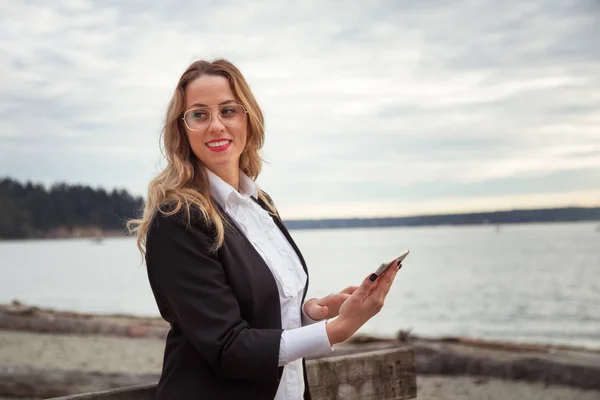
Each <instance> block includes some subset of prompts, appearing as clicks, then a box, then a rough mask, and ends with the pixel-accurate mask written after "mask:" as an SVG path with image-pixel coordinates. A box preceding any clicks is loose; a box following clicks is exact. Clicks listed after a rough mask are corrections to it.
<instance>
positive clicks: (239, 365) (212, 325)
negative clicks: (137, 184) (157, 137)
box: [146, 200, 310, 400]
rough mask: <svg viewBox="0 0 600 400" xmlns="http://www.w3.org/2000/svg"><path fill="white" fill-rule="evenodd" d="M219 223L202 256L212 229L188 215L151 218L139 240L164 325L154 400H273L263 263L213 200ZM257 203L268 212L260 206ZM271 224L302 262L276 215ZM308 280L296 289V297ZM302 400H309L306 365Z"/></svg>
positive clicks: (270, 291)
mask: <svg viewBox="0 0 600 400" xmlns="http://www.w3.org/2000/svg"><path fill="white" fill-rule="evenodd" d="M214 203H215V204H216V206H217V207H218V209H219V212H220V214H221V216H222V217H223V219H224V221H225V222H226V223H225V242H224V244H223V246H222V247H221V248H220V249H219V250H218V251H217V252H216V253H211V252H210V251H209V248H210V246H211V245H212V244H213V241H214V237H215V236H214V230H213V229H211V228H210V227H209V225H208V224H207V223H206V221H205V220H204V219H203V218H202V217H200V216H199V213H198V212H195V213H194V212H193V213H192V216H191V224H190V225H189V226H188V224H187V218H186V217H185V214H184V213H183V211H180V212H178V213H177V214H174V215H172V216H169V217H166V216H165V215H163V214H162V213H157V215H156V216H155V217H154V219H153V220H152V223H151V225H150V228H149V230H148V235H147V242H146V265H147V270H148V279H149V281H150V286H151V288H152V292H153V293H154V297H155V299H156V303H157V305H158V309H159V311H160V313H161V315H162V317H163V318H164V319H165V320H166V321H167V322H169V324H170V326H171V329H170V331H169V334H168V336H167V340H166V346H165V354H164V360H163V369H162V374H161V377H160V381H159V383H158V388H157V397H156V398H157V399H158V400H187V399H189V400H192V399H193V400H198V399H219V400H220V399H225V400H226V399H236V400H238V399H261V400H262V399H265V400H266V399H273V398H274V397H275V394H276V392H277V388H278V386H279V382H280V379H281V375H282V373H283V368H284V367H278V361H279V344H280V340H281V334H282V332H283V330H282V327H281V305H280V302H279V294H278V291H277V284H276V282H275V278H274V277H273V275H272V274H271V271H270V269H269V267H268V266H267V264H266V263H265V262H264V260H263V258H262V257H261V256H260V254H258V253H257V252H256V250H255V249H254V247H253V246H252V244H251V243H250V242H249V241H248V239H247V238H246V237H245V236H244V235H243V233H242V232H241V230H239V228H237V226H236V224H235V223H234V221H233V220H232V219H231V218H230V217H229V216H228V215H227V214H226V213H225V212H223V210H222V209H221V208H220V207H219V205H218V204H217V203H216V202H214ZM258 203H259V204H260V205H261V207H263V208H264V209H265V210H268V209H267V207H266V205H265V204H264V203H263V202H262V201H260V200H259V201H258ZM273 220H274V222H275V223H276V224H277V226H278V227H279V229H281V231H282V232H283V234H284V235H285V237H286V238H287V239H288V241H289V242H290V244H291V245H292V247H293V248H294V250H295V251H296V253H297V254H298V257H299V258H300V260H301V262H302V266H303V267H304V271H305V272H306V274H307V276H308V271H307V269H306V263H305V261H304V259H303V257H302V254H301V253H300V251H299V250H298V247H297V246H296V244H295V243H294V241H293V240H292V238H291V236H290V234H289V232H288V231H287V229H286V228H285V226H284V225H283V223H282V221H281V220H280V219H279V217H277V216H273ZM307 288H308V280H307V282H306V287H305V288H304V295H303V298H302V303H304V298H305V297H306V290H307ZM303 367H304V382H305V388H306V389H305V393H304V398H305V399H310V391H309V388H308V379H307V377H306V365H305V364H304V363H303Z"/></svg>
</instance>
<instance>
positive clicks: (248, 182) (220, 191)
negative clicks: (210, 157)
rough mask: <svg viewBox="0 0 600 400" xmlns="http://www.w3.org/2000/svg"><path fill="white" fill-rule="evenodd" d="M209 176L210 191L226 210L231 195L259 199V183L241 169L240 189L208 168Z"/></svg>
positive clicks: (207, 173)
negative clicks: (236, 188)
mask: <svg viewBox="0 0 600 400" xmlns="http://www.w3.org/2000/svg"><path fill="white" fill-rule="evenodd" d="M206 175H207V176H208V184H209V191H210V194H211V196H212V197H214V198H215V200H216V201H217V203H219V205H220V206H221V207H222V208H223V209H224V210H226V209H227V202H228V200H229V199H230V198H231V196H238V197H244V198H246V199H247V198H249V197H250V196H252V197H254V198H255V199H258V185H257V184H256V182H254V181H253V180H252V179H250V178H249V177H248V176H247V175H246V174H245V173H243V172H242V171H241V170H240V191H239V192H238V191H237V190H235V189H234V188H233V187H232V186H231V185H230V184H228V183H227V182H225V181H224V180H223V179H221V178H219V177H218V176H217V174H215V173H214V172H212V171H211V170H209V169H208V168H206Z"/></svg>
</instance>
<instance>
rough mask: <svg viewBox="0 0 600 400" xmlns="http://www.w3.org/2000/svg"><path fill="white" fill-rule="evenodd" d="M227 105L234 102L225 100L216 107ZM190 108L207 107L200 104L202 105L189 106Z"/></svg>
mask: <svg viewBox="0 0 600 400" xmlns="http://www.w3.org/2000/svg"><path fill="white" fill-rule="evenodd" d="M229 103H235V100H225V101H223V102H221V103H219V104H217V105H218V106H222V105H225V104H229ZM191 107H208V106H207V105H206V104H202V103H194V104H192V105H191V106H190V108H191Z"/></svg>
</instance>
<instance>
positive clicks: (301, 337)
mask: <svg viewBox="0 0 600 400" xmlns="http://www.w3.org/2000/svg"><path fill="white" fill-rule="evenodd" d="M326 324H327V321H320V322H318V323H314V324H311V325H306V326H303V327H300V328H296V329H286V330H284V331H283V333H282V335H281V343H280V346H279V366H280V367H282V366H284V365H286V364H289V363H291V362H292V361H296V360H298V359H300V358H306V357H308V358H313V357H321V356H325V355H327V354H331V353H332V352H333V347H331V343H329V337H328V336H327V328H326V327H325V326H326Z"/></svg>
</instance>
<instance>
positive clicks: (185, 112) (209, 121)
mask: <svg viewBox="0 0 600 400" xmlns="http://www.w3.org/2000/svg"><path fill="white" fill-rule="evenodd" d="M227 106H239V107H242V110H244V115H247V114H248V110H246V107H244V106H243V105H241V104H239V103H227V104H219V105H216V106H207V107H194V108H189V109H187V110H185V111H184V113H183V116H182V117H181V119H182V120H183V123H184V124H185V126H186V127H187V128H188V129H189V130H190V131H194V132H199V131H202V130H203V129H192V128H190V126H189V125H188V124H187V121H186V120H185V116H186V115H187V113H189V112H190V111H194V110H198V109H209V110H210V109H211V108H217V109H218V108H219V107H227ZM208 115H209V119H208V124H207V125H206V128H205V129H208V127H209V126H210V124H211V122H212V115H213V113H212V112H209V113H208ZM217 118H219V121H221V123H222V124H223V125H224V126H227V127H231V126H238V125H241V124H242V122H240V123H238V124H233V125H229V123H225V122H224V121H223V120H222V119H221V114H220V113H217Z"/></svg>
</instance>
